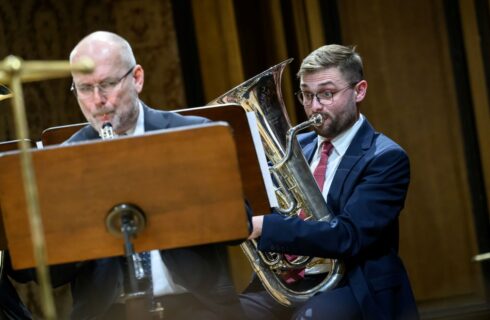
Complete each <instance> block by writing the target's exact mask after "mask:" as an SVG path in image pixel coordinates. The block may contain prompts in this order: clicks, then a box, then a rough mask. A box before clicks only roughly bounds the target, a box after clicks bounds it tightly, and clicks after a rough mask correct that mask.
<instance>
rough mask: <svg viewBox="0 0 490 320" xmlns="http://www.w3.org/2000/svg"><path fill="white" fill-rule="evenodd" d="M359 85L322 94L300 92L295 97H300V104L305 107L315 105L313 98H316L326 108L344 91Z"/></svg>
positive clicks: (352, 84) (350, 85)
mask: <svg viewBox="0 0 490 320" xmlns="http://www.w3.org/2000/svg"><path fill="white" fill-rule="evenodd" d="M356 84H358V82H355V83H351V84H349V85H348V86H346V87H343V88H342V89H338V90H325V91H322V92H317V93H312V92H307V91H298V92H296V93H295V94H294V95H295V96H296V97H298V100H299V102H300V103H301V104H302V105H304V106H310V105H311V104H312V103H313V98H316V101H318V103H319V104H321V105H323V106H326V105H331V104H332V103H333V97H334V96H335V95H336V94H337V93H339V92H342V91H344V90H347V89H349V88H353V87H355V86H356Z"/></svg>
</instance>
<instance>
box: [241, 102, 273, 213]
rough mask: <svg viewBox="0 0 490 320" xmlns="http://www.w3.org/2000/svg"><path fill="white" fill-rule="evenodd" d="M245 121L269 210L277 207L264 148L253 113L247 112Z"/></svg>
mask: <svg viewBox="0 0 490 320" xmlns="http://www.w3.org/2000/svg"><path fill="white" fill-rule="evenodd" d="M247 120H248V124H249V127H250V132H251V134H252V140H253V142H254V146H255V150H256V154H257V159H258V161H259V166H260V171H261V172H262V178H263V179H264V185H265V189H266V192H267V197H268V199H269V204H270V206H271V208H274V207H278V206H279V204H278V202H277V197H276V192H275V191H274V189H275V188H274V184H273V183H272V178H271V175H270V172H269V165H268V164H267V158H266V157H265V151H264V146H263V145H262V140H261V138H260V134H259V130H258V129H257V119H256V118H255V114H254V112H253V111H249V112H247Z"/></svg>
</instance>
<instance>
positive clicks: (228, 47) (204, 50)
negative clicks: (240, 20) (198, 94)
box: [192, 0, 244, 101]
mask: <svg viewBox="0 0 490 320" xmlns="http://www.w3.org/2000/svg"><path fill="white" fill-rule="evenodd" d="M192 10H193V13H194V23H195V28H196V38H197V46H198V51H199V60H200V65H201V74H202V80H203V86H204V98H205V99H206V101H211V100H213V99H214V98H217V97H218V96H220V95H222V94H223V93H225V92H227V91H228V90H230V89H232V88H233V87H235V86H237V85H239V84H240V83H242V82H243V80H244V77H243V71H242V58H241V54H240V44H239V41H238V34H237V29H236V22H235V15H234V8H233V2H232V1H230V0H203V1H194V2H192Z"/></svg>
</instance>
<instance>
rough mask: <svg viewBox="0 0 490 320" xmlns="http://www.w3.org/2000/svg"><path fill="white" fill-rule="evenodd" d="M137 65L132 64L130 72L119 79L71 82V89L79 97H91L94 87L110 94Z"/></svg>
mask: <svg viewBox="0 0 490 320" xmlns="http://www.w3.org/2000/svg"><path fill="white" fill-rule="evenodd" d="M134 67H135V66H132V67H131V68H130V69H129V70H128V72H126V73H125V74H124V75H123V76H122V77H120V78H119V79H106V80H104V81H102V82H101V83H99V84H95V85H93V84H82V85H76V84H75V83H74V82H72V84H71V88H70V90H71V91H72V92H73V93H74V94H75V96H77V97H79V98H89V97H91V96H92V94H93V93H94V89H95V88H97V89H99V94H102V95H104V96H105V95H108V94H110V93H112V91H114V89H116V87H117V86H118V85H119V84H120V83H121V81H123V80H124V78H126V77H127V76H129V74H131V72H133V70H134Z"/></svg>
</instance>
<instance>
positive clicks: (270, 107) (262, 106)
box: [209, 59, 344, 306]
mask: <svg viewBox="0 0 490 320" xmlns="http://www.w3.org/2000/svg"><path fill="white" fill-rule="evenodd" d="M292 60H293V59H288V60H286V61H283V62H281V63H279V64H277V65H275V66H273V67H271V68H269V69H268V70H266V71H264V72H262V73H260V74H258V75H256V76H255V77H253V78H251V79H249V80H247V81H245V82H244V83H242V84H241V85H239V86H237V87H235V88H234V89H232V90H230V91H228V92H227V93H225V94H223V95H221V96H220V97H218V98H216V99H215V100H213V101H211V102H210V103H209V104H225V103H236V104H239V105H241V106H242V107H243V108H244V109H245V111H247V112H253V113H254V114H255V117H256V119H257V125H258V131H259V134H260V137H261V139H262V143H263V147H264V151H265V154H266V156H267V158H268V160H269V162H270V163H272V167H270V168H269V169H270V171H271V173H272V174H273V175H274V176H275V177H276V180H278V179H279V180H281V183H280V185H282V184H284V186H282V187H281V186H279V187H278V191H277V192H276V193H277V194H278V197H279V198H280V199H288V198H289V197H291V196H292V197H293V198H294V199H293V201H291V202H289V201H287V202H288V203H284V200H283V203H282V204H283V205H281V208H276V210H277V211H279V212H281V213H284V214H285V213H288V212H290V213H291V214H296V213H297V212H299V210H301V209H302V210H304V212H305V213H306V214H307V215H308V216H309V217H310V219H315V220H317V221H325V222H329V221H330V220H331V219H332V218H333V214H332V213H331V212H330V210H329V208H328V207H327V204H326V202H325V199H324V198H323V195H322V193H321V191H320V188H319V187H318V185H317V183H316V181H315V179H314V177H313V175H312V173H311V171H310V167H309V165H308V162H307V161H306V159H305V157H304V155H303V152H302V150H301V147H300V145H299V143H298V141H297V140H296V138H295V135H296V133H297V131H299V130H302V129H304V128H307V127H311V126H312V125H318V119H310V120H309V121H307V122H308V123H307V122H303V123H300V124H298V125H297V126H295V127H293V128H292V127H291V124H290V121H289V118H288V116H287V111H286V107H285V105H284V100H283V98H282V92H281V79H282V73H283V71H284V68H285V67H286V65H287V64H289V63H290V62H291V61H292ZM291 207H293V208H291ZM284 208H288V209H284ZM241 247H242V250H243V252H244V254H245V256H246V257H247V259H248V260H249V262H250V264H251V265H252V268H253V270H254V271H255V273H256V274H257V276H258V277H259V279H260V280H261V282H262V284H263V286H264V287H265V289H266V290H267V291H268V292H269V293H270V294H271V296H272V297H273V298H274V299H275V300H277V301H278V302H279V303H280V304H282V305H284V306H295V305H298V304H300V303H303V302H304V301H306V300H308V299H309V298H310V297H312V296H313V295H314V294H316V293H317V292H319V291H326V290H329V289H332V288H334V287H335V286H336V285H337V284H338V283H339V281H340V280H341V279H342V276H343V274H344V265H343V263H342V262H340V261H339V260H336V259H331V263H332V266H331V270H330V272H329V273H328V275H327V276H326V277H325V279H324V280H323V281H322V282H320V283H319V284H317V285H316V286H314V287H312V288H309V289H306V290H303V291H298V290H293V289H291V288H289V287H288V286H287V285H286V284H284V283H283V281H282V279H281V278H280V274H279V272H278V270H285V269H286V270H287V269H288V268H291V263H290V262H288V261H287V260H286V259H285V258H284V257H283V255H281V254H275V253H274V254H272V255H271V257H272V256H273V258H270V259H269V258H268V256H269V255H267V254H265V253H263V252H259V250H258V248H257V242H256V241H255V240H248V241H245V242H244V243H242V244H241ZM277 255H280V258H281V259H277ZM302 260H305V259H302ZM309 260H311V259H307V261H309ZM301 267H302V266H300V265H297V266H294V267H293V268H301Z"/></svg>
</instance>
